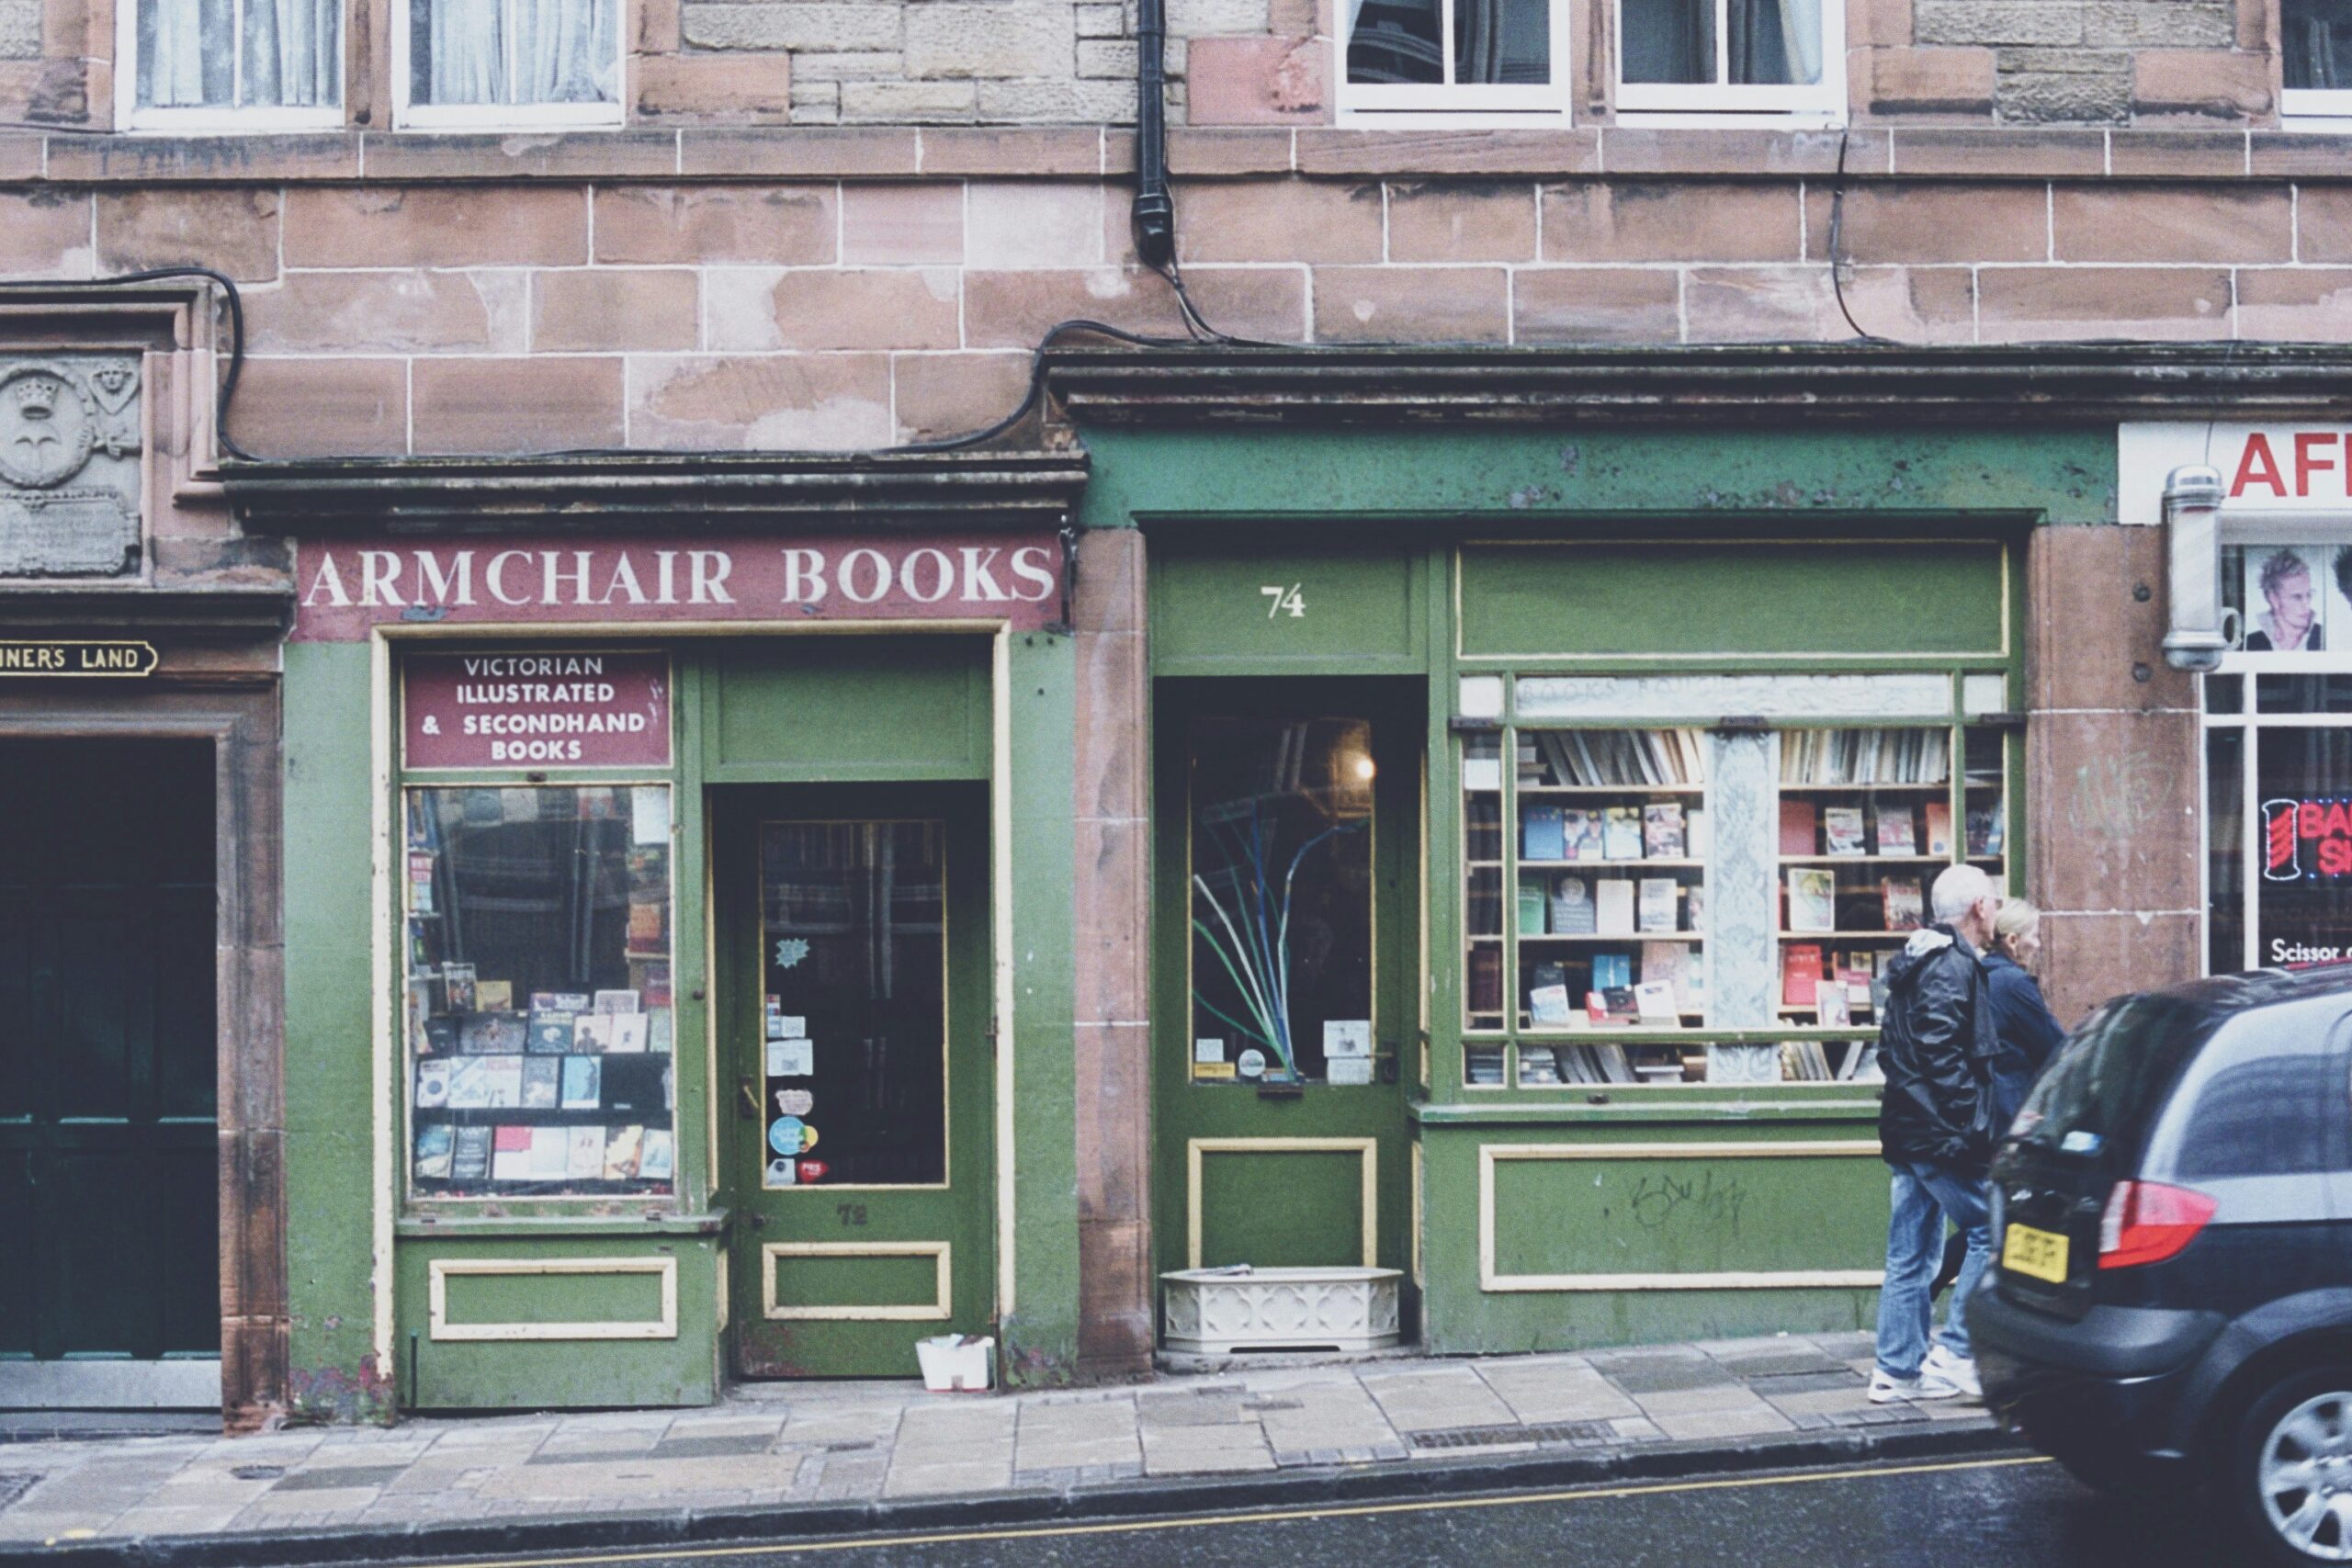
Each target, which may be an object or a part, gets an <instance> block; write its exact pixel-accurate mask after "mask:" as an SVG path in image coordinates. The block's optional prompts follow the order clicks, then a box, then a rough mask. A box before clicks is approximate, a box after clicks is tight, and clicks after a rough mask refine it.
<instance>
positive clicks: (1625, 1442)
mask: <svg viewBox="0 0 2352 1568" xmlns="http://www.w3.org/2000/svg"><path fill="white" fill-rule="evenodd" d="M1870 1360H1871V1347H1870V1339H1869V1337H1868V1336H1866V1335H1860V1334H1846V1335H1827V1336H1822V1335H1816V1336H1811V1337H1796V1336H1786V1337H1772V1338H1766V1339H1743V1340H1732V1341H1719V1342H1715V1343H1711V1344H1702V1345H1682V1346H1664V1347H1651V1348H1639V1349H1623V1350H1603V1351H1594V1352H1590V1353H1589V1354H1586V1355H1580V1356H1521V1357H1497V1358H1488V1359H1477V1360H1436V1359H1379V1360H1368V1361H1359V1362H1355V1363H1352V1364H1339V1365H1310V1366H1283V1367H1279V1368H1267V1367H1265V1366H1263V1365H1250V1366H1248V1367H1244V1368H1238V1369H1235V1370H1230V1371H1216V1372H1206V1373H1195V1374H1187V1375H1171V1376H1163V1377H1162V1378H1161V1379H1159V1381H1158V1382H1152V1383H1148V1384H1141V1385H1136V1386H1133V1387H1120V1388H1096V1389H1079V1390H1069V1391H1054V1392H1037V1393H1017V1394H1012V1395H989V1394H930V1393H923V1392H922V1389H921V1387H920V1386H919V1385H915V1384H910V1383H881V1382H865V1383H830V1384H827V1383H789V1384H772V1385H763V1386H759V1387H754V1388H752V1389H748V1390H744V1391H741V1392H740V1393H738V1394H737V1395H736V1396H735V1397H734V1398H733V1399H731V1400H730V1401H729V1403H727V1404H723V1405H719V1406H717V1407H714V1408H711V1409H708V1410H695V1411H684V1412H671V1411H629V1412H620V1413H614V1414H598V1415H573V1416H477V1417H469V1418H464V1419H454V1420H453V1419H442V1420H410V1421H405V1422H402V1423H401V1425H400V1426H398V1427H392V1428H390V1429H377V1428H341V1427H338V1428H311V1429H303V1430H291V1431H284V1432H277V1433H273V1434H267V1435H264V1436H260V1437H252V1438H209V1437H163V1438H130V1439H124V1438H117V1439H112V1440H107V1441H99V1442H86V1441H83V1442H74V1441H68V1442H51V1441H43V1442H27V1443H17V1444H8V1445H0V1555H6V1554H10V1553H13V1552H16V1551H22V1550H23V1549H25V1548H27V1547H33V1546H40V1545H57V1546H64V1545H66V1544H68V1543H75V1544H79V1545H82V1546H84V1547H85V1549H86V1547H87V1546H88V1545H91V1544H96V1543H103V1542H119V1543H122V1544H125V1545H128V1544H130V1542H133V1541H138V1542H141V1543H144V1544H145V1546H146V1547H147V1548H149V1549H153V1547H154V1546H156V1545H157V1544H158V1543H159V1542H161V1541H163V1540H165V1539H166V1538H177V1539H181V1540H188V1538H195V1539H197V1540H210V1541H212V1542H214V1543H215V1548H214V1550H215V1551H218V1550H219V1548H220V1547H226V1546H229V1545H231V1544H232V1540H233V1538H236V1537H239V1536H243V1537H246V1538H248V1540H247V1544H248V1546H251V1545H253V1544H254V1543H252V1542H251V1540H250V1537H251V1536H253V1535H254V1534H279V1535H283V1534H286V1533H287V1532H297V1531H317V1530H322V1529H324V1530H356V1531H359V1532H363V1533H366V1534H368V1535H371V1536H373V1537H375V1538H377V1540H378V1542H379V1544H378V1545H377V1546H376V1548H375V1550H378V1551H382V1550H384V1548H383V1546H382V1544H381V1540H382V1538H383V1536H384V1534H385V1532H387V1531H391V1532H415V1531H419V1530H423V1529H427V1528H430V1527H449V1526H469V1525H474V1526H480V1525H500V1524H524V1523H548V1524H552V1523H555V1522H557V1521H559V1520H584V1519H587V1518H590V1517H614V1516H629V1515H634V1516H640V1517H642V1516H649V1515H662V1516H667V1517H672V1518H673V1519H674V1518H678V1517H702V1516H707V1515H709V1514H711V1513H713V1512H718V1513H724V1512H727V1511H729V1510H738V1509H741V1510H750V1511H752V1512H755V1513H757V1512H762V1511H765V1512H766V1513H767V1514H768V1515H769V1516H771V1517H769V1519H768V1520H767V1522H766V1523H764V1524H763V1527H762V1528H763V1529H774V1528H775V1523H774V1519H773V1513H774V1510H776V1509H779V1508H785V1509H790V1508H792V1507H793V1506H809V1505H815V1506H823V1505H828V1504H831V1505H844V1504H847V1505H864V1506H867V1507H868V1508H880V1507H883V1506H887V1505H889V1504H892V1503H894V1502H899V1501H902V1500H904V1501H913V1500H918V1499H921V1500H929V1501H931V1502H934V1503H936V1502H938V1501H941V1500H947V1501H955V1500H969V1501H970V1502H973V1503H978V1502H979V1501H980V1500H981V1499H983V1498H987V1499H1002V1498H1005V1497H1006V1496H1008V1495H1014V1496H1018V1495H1023V1494H1061V1495H1074V1494H1093V1493H1097V1492H1124V1493H1134V1492H1137V1491H1144V1492H1148V1491H1149V1490H1150V1489H1152V1488H1154V1487H1163V1486H1177V1485H1182V1483H1196V1482H1198V1481H1200V1480H1202V1479H1203V1478H1205V1477H1227V1478H1233V1479H1237V1480H1238V1479H1240V1478H1242V1477H1245V1476H1248V1475H1250V1474H1252V1473H1253V1472H1254V1473H1256V1474H1259V1475H1261V1476H1264V1477H1268V1478H1271V1477H1272V1476H1274V1475H1278V1474H1280V1473H1281V1472H1298V1474H1299V1475H1300V1477H1301V1479H1302V1480H1303V1479H1305V1478H1306V1475H1308V1474H1309V1473H1311V1472H1327V1473H1328V1472H1330V1471H1332V1470H1334V1469H1336V1468H1346V1469H1348V1470H1349V1471H1350V1472H1351V1473H1354V1474H1363V1473H1364V1472H1366V1471H1367V1470H1368V1471H1370V1472H1374V1473H1377V1472H1379V1471H1381V1470H1382V1469H1383V1468H1384V1467H1393V1468H1394V1470H1395V1471H1396V1472H1397V1475H1396V1479H1397V1483H1399V1484H1400V1485H1401V1484H1405V1483H1407V1482H1408V1476H1409V1474H1410V1473H1412V1472H1418V1471H1421V1470H1424V1469H1425V1468H1426V1467H1427V1466H1428V1465H1429V1464H1430V1462H1431V1461H1453V1463H1454V1464H1456V1465H1459V1464H1461V1463H1463V1462H1464V1461H1470V1462H1473V1463H1477V1462H1483V1461H1487V1460H1489V1459H1500V1458H1502V1457H1503V1456H1509V1455H1530V1454H1544V1453H1553V1454H1559V1455H1564V1456H1565V1455H1572V1454H1578V1453H1581V1454H1587V1455H1591V1456H1594V1457H1595V1458H1600V1457H1603V1456H1607V1455H1610V1454H1612V1453H1617V1454H1631V1453H1639V1452H1642V1451H1645V1450H1657V1451H1658V1452H1660V1453H1664V1452H1667V1451H1669V1450H1683V1451H1687V1450H1690V1449H1691V1448H1693V1447H1702V1448H1703V1447H1707V1446H1711V1445H1712V1446H1716V1447H1721V1448H1723V1449H1724V1450H1725V1451H1726V1452H1727V1453H1728V1452H1731V1451H1734V1450H1737V1451H1739V1452H1742V1453H1744V1454H1746V1455H1747V1456H1748V1462H1758V1455H1761V1456H1763V1458H1762V1462H1772V1461H1771V1459H1770V1451H1771V1450H1772V1449H1774V1448H1775V1447H1778V1446H1780V1445H1781V1443H1783V1442H1785V1443H1787V1444H1788V1445H1789V1446H1790V1448H1791V1451H1792V1452H1793V1451H1795V1450H1797V1449H1801V1448H1804V1447H1806V1446H1808V1445H1805V1444H1804V1442H1803V1438H1804V1437H1805V1436H1807V1435H1810V1436H1813V1437H1816V1438H1817V1437H1822V1436H1829V1435H1836V1434H1838V1433H1840V1432H1841V1431H1843V1430H1845V1429H1854V1435H1856V1436H1860V1435H1861V1434H1862V1433H1864V1432H1868V1433H1871V1434H1879V1435H1887V1436H1892V1435H1893V1429H1901V1428H1906V1427H1908V1428H1911V1429H1914V1430H1918V1431H1922V1432H1924V1431H1925V1430H1927V1429H1928V1428H1930V1427H1933V1428H1938V1429H1940V1430H1941V1431H1943V1432H1945V1433H1948V1434H1949V1435H1950V1436H1951V1438H1954V1439H1959V1438H1962V1436H1963V1434H1965V1433H1967V1432H1970V1431H1977V1432H1982V1433H1984V1434H1985V1435H1986V1437H1987V1438H1988V1439H1989V1436H1990V1431H1991V1423H1990V1421H1989V1420H1988V1418H1987V1417H1986V1416H1985V1414H1984V1412H1983V1411H1982V1410H1981V1409H1978V1408H1976V1407H1975V1406H1973V1405H1963V1404H1957V1403H1954V1402H1946V1403H1943V1404H1920V1405H1916V1406H1914V1405H1908V1404H1897V1405H1872V1404H1870V1403H1868V1401H1867V1400H1866V1399H1865V1398H1864V1387H1865V1379H1866V1376H1867V1373H1868V1370H1869V1367H1870ZM1781 1462H1799V1461H1796V1460H1783V1461H1781ZM829 1512H831V1513H832V1514H834V1515H836V1516H838V1514H839V1509H838V1508H836V1509H833V1510H829ZM810 1517H815V1516H814V1515H813V1514H812V1515H811V1516H810ZM831 1528H833V1529H841V1528H844V1527H842V1525H841V1524H839V1523H835V1524H833V1525H832V1526H831ZM696 1529H697V1533H703V1534H706V1535H707V1534H708V1533H709V1527H708V1525H707V1522H706V1524H704V1525H702V1526H697V1527H696ZM421 1539H422V1538H420V1540H421ZM190 1544H193V1542H192V1541H191V1542H190ZM163 1555H168V1553H165V1554H163ZM198 1555H202V1554H201V1553H199V1554H198ZM268 1555H269V1554H268V1553H267V1552H266V1551H260V1550H255V1551H254V1560H261V1559H263V1558H266V1556H268ZM317 1555H330V1553H323V1552H321V1553H317Z"/></svg>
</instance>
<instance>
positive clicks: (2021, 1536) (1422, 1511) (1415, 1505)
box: [448, 1458, 2234, 1568]
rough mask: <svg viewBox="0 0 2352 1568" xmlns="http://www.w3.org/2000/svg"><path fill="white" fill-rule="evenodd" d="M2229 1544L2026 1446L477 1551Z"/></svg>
mask: <svg viewBox="0 0 2352 1568" xmlns="http://www.w3.org/2000/svg"><path fill="white" fill-rule="evenodd" d="M2233 1557H2234V1554H2233V1553H2231V1552H2229V1551H2226V1550H2225V1549H2224V1548H2222V1546H2220V1545H2217V1544H2216V1543H2215V1542H2214V1541H2213V1540H2211V1538H2210V1537H2208V1536H2207V1535H2206V1534H2205V1533H2204V1532H2203V1530H2202V1529H2200V1528H2199V1527H2198V1526H2197V1525H2196V1524H2195V1523H2194V1521H2192V1520H2189V1519H2186V1518H2184V1517H2178V1516H2176V1515H2168V1514H2165V1513H2164V1512H2161V1511H2151V1510H2150V1509H2149V1508H2147V1507H2146V1506H2134V1505H2131V1504H2124V1503H2117V1502H2112V1501H2109V1500H2108V1499H2106V1498H2103V1497H2100V1496H2098V1495H2095V1494H2093V1493H2091V1492H2088V1491H2086V1490H2085V1489H2084V1488H2082V1487H2081V1486H2079V1485H2077V1484H2076V1483H2075V1482H2073V1481H2072V1480H2070V1479H2069V1478H2068V1477H2067V1476H2066V1475H2065V1474H2064V1472H2062V1471H2060V1470H2059V1469H2058V1467H2057V1466H2055V1465H2053V1464H2050V1463H2047V1462H2044V1461H2040V1460H2035V1459H2030V1458H2023V1459H1996V1460H1972V1461H1937V1462H1915V1463H1893V1464H1883V1465H1876V1466H1871V1467H1867V1468H1858V1469H1850V1470H1835V1471H1801V1472H1780V1473H1774V1474H1767V1475H1743V1476H1736V1477H1725V1478H1721V1479H1713V1480H1709V1479H1700V1480H1691V1481H1680V1482H1663V1483H1644V1484H1639V1485H1626V1486H1617V1487H1597V1488H1589V1489H1582V1490H1577V1491H1560V1492H1531V1493H1520V1494H1512V1495H1490V1496H1478V1497H1447V1498H1439V1499H1434V1500H1418V1501H1413V1502H1400V1503H1395V1504H1374V1505H1355V1506H1335V1507H1308V1508H1299V1509H1273V1510H1268V1511H1265V1512H1259V1513H1250V1514H1236V1515H1227V1516H1212V1517H1191V1518H1163V1519H1142V1520H1119V1521H1111V1522H1105V1523H1102V1524H1091V1525H1090V1524H1073V1525H1052V1526H1031V1527H1012V1528H1006V1529H975V1530H970V1531H963V1532H947V1533H943V1534H927V1535H906V1536H894V1537H865V1538H854V1539H843V1540H825V1541H806V1542H798V1543H794V1544H790V1545H783V1546H769V1547H759V1546H744V1547H716V1548H714V1547H705V1548H701V1549H698V1550H695V1551H684V1552H662V1551H637V1552H620V1553H613V1554H598V1553H595V1552H569V1553H552V1554H548V1555H547V1556H540V1557H515V1558H504V1559H498V1560H495V1563H494V1564H493V1563H492V1562H487V1561H486V1560H483V1559H478V1558H477V1559H466V1560H463V1561H464V1562H466V1564H467V1568H602V1565H605V1564H613V1565H616V1568H617V1565H620V1564H627V1565H628V1568H1223V1565H1225V1564H1228V1563H1229V1564H1248V1565H1250V1568H1260V1565H1265V1564H1281V1565H1283V1568H1387V1565H1389V1564H1397V1565H1400V1568H1403V1565H1411V1568H1419V1565H1421V1564H1465V1565H1473V1564H1475V1565H1476V1568H1504V1565H1517V1564H1523V1563H1555V1562H1556V1563H1562V1564H1571V1563H1572V1564H1576V1565H1577V1568H1602V1565H1610V1568H1614V1565H1618V1564H1626V1565H1649V1564H1656V1565H1658V1568H1691V1565H1693V1564H1712V1563H1724V1564H1738V1565H1740V1568H2061V1565H2064V1568H2114V1565H2117V1564H2130V1565H2131V1568H2218V1565H2226V1564H2229V1563H2231V1562H2233ZM448 1561H450V1562H458V1561H459V1560H456V1559H451V1560H448Z"/></svg>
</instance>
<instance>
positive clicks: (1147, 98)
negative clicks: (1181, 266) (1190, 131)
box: [1135, 0, 1176, 270]
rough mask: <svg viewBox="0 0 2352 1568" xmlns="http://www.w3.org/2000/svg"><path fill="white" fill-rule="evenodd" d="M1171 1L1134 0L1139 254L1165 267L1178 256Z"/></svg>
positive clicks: (1145, 261) (1150, 263) (1156, 267)
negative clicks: (1171, 169)
mask: <svg viewBox="0 0 2352 1568" xmlns="http://www.w3.org/2000/svg"><path fill="white" fill-rule="evenodd" d="M1167 51H1168V5H1167V0H1136V205H1135V233H1136V255H1138V256H1140V257H1142V258H1143V264H1144V265H1146V266H1148V267H1151V268H1153V269H1154V270H1160V269H1164V268H1165V267H1166V266H1167V265H1168V264H1169V263H1170V262H1171V261H1173V260H1174V259H1175V256H1176V204H1175V203H1174V202H1173V201H1171V200H1170V199H1169V196H1168V71H1167V65H1168V62H1167Z"/></svg>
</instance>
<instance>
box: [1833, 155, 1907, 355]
mask: <svg viewBox="0 0 2352 1568" xmlns="http://www.w3.org/2000/svg"><path fill="white" fill-rule="evenodd" d="M1852 136H1853V132H1852V131H1851V130H1840V131H1838V180H1837V183H1836V184H1835V185H1833V186H1830V187H1829V287H1830V289H1831V291H1832V292H1834V293H1835V294H1836V295H1837V296H1838V314H1839V315H1841V316H1843V317H1845V318H1846V324H1847V325H1848V326H1849V327H1851V328H1853V329H1854V335H1855V336H1856V337H1858V338H1860V339H1861V341H1862V342H1864V343H1885V344H1891V343H1894V341H1895V340H1894V339H1893V338H1888V337H1881V336H1879V335H1878V333H1872V332H1865V331H1863V330H1862V323H1861V322H1860V321H1856V320H1854V311H1853V308H1852V307H1851V306H1849V305H1848V304H1847V303H1846V276H1845V268H1846V144H1847V142H1848V141H1849V140H1851V138H1852Z"/></svg>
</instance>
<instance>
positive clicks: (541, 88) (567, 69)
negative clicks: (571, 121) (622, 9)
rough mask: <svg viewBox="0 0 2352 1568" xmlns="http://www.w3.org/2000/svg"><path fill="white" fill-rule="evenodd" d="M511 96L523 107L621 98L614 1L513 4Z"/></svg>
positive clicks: (556, 0) (521, 1) (516, 1)
mask: <svg viewBox="0 0 2352 1568" xmlns="http://www.w3.org/2000/svg"><path fill="white" fill-rule="evenodd" d="M513 4H514V6H515V98H516V100H517V101H518V102H522V103H526V104H598V103H609V102H611V101H612V100H614V99H615V98H616V97H617V96H619V91H618V89H619V84H617V83H616V82H615V81H614V80H613V76H614V73H615V71H616V68H617V66H618V64H619V58H618V57H619V51H618V49H617V48H616V40H615V37H614V30H615V27H616V16H615V13H616V11H617V10H618V9H619V7H618V6H616V4H614V0H513Z"/></svg>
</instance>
